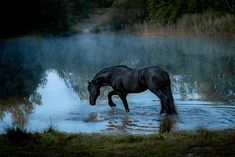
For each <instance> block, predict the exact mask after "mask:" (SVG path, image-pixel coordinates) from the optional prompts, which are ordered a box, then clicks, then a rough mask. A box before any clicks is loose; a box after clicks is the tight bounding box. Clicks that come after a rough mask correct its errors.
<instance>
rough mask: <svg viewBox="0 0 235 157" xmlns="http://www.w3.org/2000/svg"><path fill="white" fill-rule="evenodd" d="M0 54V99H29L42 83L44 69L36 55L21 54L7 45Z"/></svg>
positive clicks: (20, 51) (13, 47)
mask: <svg viewBox="0 0 235 157" xmlns="http://www.w3.org/2000/svg"><path fill="white" fill-rule="evenodd" d="M9 46H10V48H9V49H2V50H1V53H0V82H1V86H0V98H1V99H6V98H10V97H24V98H29V97H30V95H32V94H34V91H35V90H36V88H37V87H38V86H39V84H42V83H43V78H44V68H43V67H42V65H41V63H40V62H39V58H38V56H37V54H36V53H32V52H23V51H22V50H19V49H18V46H17V44H16V45H14V46H13V45H11V44H10V45H9Z"/></svg>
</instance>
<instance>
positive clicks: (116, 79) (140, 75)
mask: <svg viewBox="0 0 235 157" xmlns="http://www.w3.org/2000/svg"><path fill="white" fill-rule="evenodd" d="M102 86H111V87H112V88H113V90H112V91H111V92H109V94H108V104H109V106H110V107H114V106H116V105H115V104H114V103H113V101H112V96H113V95H118V96H119V97H120V98H121V100H122V102H123V105H124V107H125V110H126V112H129V107H128V103H127V100H126V97H127V94H129V93H140V92H143V91H145V90H147V89H149V90H150V91H151V92H153V93H154V94H155V95H156V96H158V97H159V99H160V100H161V111H160V113H161V114H162V113H166V114H169V115H173V114H177V112H176V109H175V104H174V99H173V96H172V92H171V85H170V78H169V75H168V73H167V72H166V71H164V70H163V69H161V68H160V67H158V66H152V67H147V68H143V69H139V70H137V69H132V68H130V67H127V66H125V65H118V66H113V67H109V68H105V69H103V70H101V71H100V72H98V73H97V74H96V75H95V76H94V78H93V79H92V81H88V91H89V101H90V104H91V105H92V106H93V105H95V104H96V100H97V98H98V96H99V95H100V88H101V87H102Z"/></svg>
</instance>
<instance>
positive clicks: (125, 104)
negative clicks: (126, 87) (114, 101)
mask: <svg viewBox="0 0 235 157" xmlns="http://www.w3.org/2000/svg"><path fill="white" fill-rule="evenodd" d="M126 96H127V95H119V97H120V98H121V100H122V103H123V105H124V107H125V110H126V112H130V110H129V107H128V103H127V100H126Z"/></svg>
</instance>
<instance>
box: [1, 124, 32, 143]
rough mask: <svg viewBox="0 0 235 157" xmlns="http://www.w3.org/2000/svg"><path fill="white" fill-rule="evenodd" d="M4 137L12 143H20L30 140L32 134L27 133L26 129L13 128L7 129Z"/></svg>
mask: <svg viewBox="0 0 235 157" xmlns="http://www.w3.org/2000/svg"><path fill="white" fill-rule="evenodd" d="M4 135H5V136H6V137H7V139H9V140H10V141H13V142H20V141H26V140H28V139H30V138H31V135H32V134H31V133H29V132H27V131H26V129H21V128H19V127H14V126H12V127H8V128H6V129H5V134H4Z"/></svg>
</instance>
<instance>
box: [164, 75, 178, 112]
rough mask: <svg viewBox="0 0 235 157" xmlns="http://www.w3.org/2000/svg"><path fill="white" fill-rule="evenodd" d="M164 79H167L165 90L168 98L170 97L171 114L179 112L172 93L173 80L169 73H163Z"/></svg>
mask: <svg viewBox="0 0 235 157" xmlns="http://www.w3.org/2000/svg"><path fill="white" fill-rule="evenodd" d="M163 78H164V81H165V83H166V84H165V86H164V88H163V92H164V94H166V95H167V97H168V99H169V108H170V112H171V113H170V114H177V111H176V108H175V103H174V98H173V95H172V91H171V80H170V77H169V74H168V73H165V74H164V75H163Z"/></svg>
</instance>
